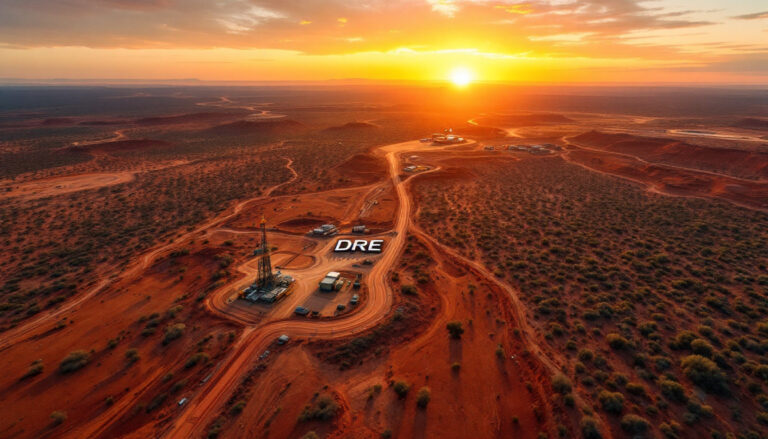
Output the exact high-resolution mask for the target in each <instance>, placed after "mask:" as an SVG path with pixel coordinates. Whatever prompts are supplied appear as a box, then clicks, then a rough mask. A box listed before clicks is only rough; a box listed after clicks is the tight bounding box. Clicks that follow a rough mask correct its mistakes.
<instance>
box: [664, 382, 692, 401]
mask: <svg viewBox="0 0 768 439" xmlns="http://www.w3.org/2000/svg"><path fill="white" fill-rule="evenodd" d="M659 388H660V389H661V394H662V395H664V396H665V397H666V398H667V399H670V400H672V401H678V402H685V401H687V400H688V398H687V397H686V396H685V389H684V388H683V386H682V385H681V384H680V383H678V382H676V381H672V380H668V379H662V380H661V381H659Z"/></svg>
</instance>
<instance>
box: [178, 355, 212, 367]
mask: <svg viewBox="0 0 768 439" xmlns="http://www.w3.org/2000/svg"><path fill="white" fill-rule="evenodd" d="M209 359H210V357H209V356H208V354H206V353H205V352H198V353H196V354H194V355H192V356H191V357H189V359H187V362H186V363H184V367H185V368H187V369H190V368H192V367H195V366H196V365H197V364H198V363H203V364H205V363H207V362H208V360H209Z"/></svg>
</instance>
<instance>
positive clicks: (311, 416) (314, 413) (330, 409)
mask: <svg viewBox="0 0 768 439" xmlns="http://www.w3.org/2000/svg"><path fill="white" fill-rule="evenodd" d="M338 411H339V405H338V404H336V401H334V399H333V398H332V397H331V396H330V395H320V396H318V397H317V398H316V399H315V401H314V402H312V403H311V404H308V405H307V406H305V407H304V410H302V412H301V414H300V415H299V421H301V422H307V421H329V420H331V419H333V418H334V417H335V416H336V413H337V412H338Z"/></svg>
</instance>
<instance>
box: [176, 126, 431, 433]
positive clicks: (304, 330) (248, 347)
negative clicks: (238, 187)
mask: <svg viewBox="0 0 768 439" xmlns="http://www.w3.org/2000/svg"><path fill="white" fill-rule="evenodd" d="M418 144H419V142H418V141H412V142H404V143H398V144H394V145H389V146H385V147H382V148H381V149H380V150H381V151H382V152H383V153H384V154H385V156H386V159H387V161H388V162H389V173H390V178H391V181H392V184H393V185H394V187H395V191H396V193H397V197H398V199H399V200H400V203H399V204H398V211H397V215H396V218H395V227H394V231H395V232H396V233H395V235H394V236H393V238H392V239H391V240H390V242H389V245H388V248H387V252H386V253H384V254H383V255H382V257H381V258H380V259H379V260H378V262H377V263H376V265H374V267H373V268H372V269H371V272H370V273H369V275H368V279H369V281H368V282H369V284H368V288H369V297H368V300H367V301H366V302H365V304H364V305H363V308H362V309H360V311H358V312H356V313H354V314H352V315H350V317H349V318H341V319H337V320H331V321H311V320H295V319H288V320H280V321H276V322H272V323H268V324H267V325H265V326H262V327H259V328H258V330H257V329H256V328H255V327H253V326H249V327H247V328H246V329H245V331H244V332H243V335H242V336H241V338H240V339H239V340H238V342H237V344H236V347H235V349H234V352H233V354H231V355H230V356H229V357H228V358H227V359H226V360H224V361H223V362H222V363H220V364H219V366H218V368H217V370H216V371H214V376H213V377H212V378H211V379H210V380H209V381H208V383H207V384H206V386H204V387H203V388H202V389H201V390H200V391H198V393H197V395H196V397H193V398H192V399H191V400H190V402H189V403H188V404H189V405H188V406H187V408H186V409H185V411H184V412H183V414H182V415H181V416H180V417H179V419H178V420H176V422H175V423H174V425H173V426H172V427H171V428H170V429H169V430H168V431H166V432H165V433H164V436H166V437H182V438H187V437H196V436H198V435H200V434H201V432H202V431H203V430H204V429H205V427H206V426H207V424H208V422H209V420H210V419H212V417H213V416H214V415H215V414H216V413H218V409H220V408H221V406H222V405H223V404H224V402H226V400H227V399H228V398H229V395H230V394H231V391H232V390H233V389H234V388H235V387H236V386H237V384H238V383H239V380H240V378H241V377H242V376H243V374H244V372H246V371H247V370H248V368H249V367H250V366H251V365H252V364H253V362H254V359H255V358H256V357H257V354H258V353H260V352H262V351H263V350H265V349H266V348H267V347H268V346H269V344H271V343H272V342H273V341H274V340H275V338H277V337H278V336H280V334H289V335H291V336H293V337H322V338H325V339H333V338H340V337H348V336H350V335H354V334H357V333H360V332H363V331H365V330H367V329H370V328H372V327H374V326H375V325H376V324H378V323H379V321H380V320H381V319H382V318H383V317H384V316H385V315H386V314H387V313H388V312H389V309H390V308H391V307H392V292H391V291H390V289H389V286H388V285H387V283H386V278H387V277H386V275H387V272H388V271H389V270H390V268H391V267H392V266H393V265H394V263H395V262H396V260H397V258H398V256H399V255H400V251H401V250H402V248H403V244H404V242H405V239H404V238H405V231H406V228H407V226H408V219H409V217H410V212H411V203H410V202H409V199H408V196H407V193H406V190H405V185H404V184H403V182H402V181H401V180H400V177H399V172H398V164H399V158H398V155H399V152H401V151H407V150H409V149H414V148H416V147H417V146H418ZM212 311H214V312H216V313H217V314H218V313H221V311H220V310H218V309H213V308H212Z"/></svg>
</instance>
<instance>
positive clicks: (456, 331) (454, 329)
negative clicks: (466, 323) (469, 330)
mask: <svg viewBox="0 0 768 439" xmlns="http://www.w3.org/2000/svg"><path fill="white" fill-rule="evenodd" d="M445 328H446V329H447V330H448V332H449V333H450V334H451V337H452V338H461V334H463V333H464V328H463V327H462V326H461V322H459V321H455V320H454V321H452V322H448V324H447V325H445Z"/></svg>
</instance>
